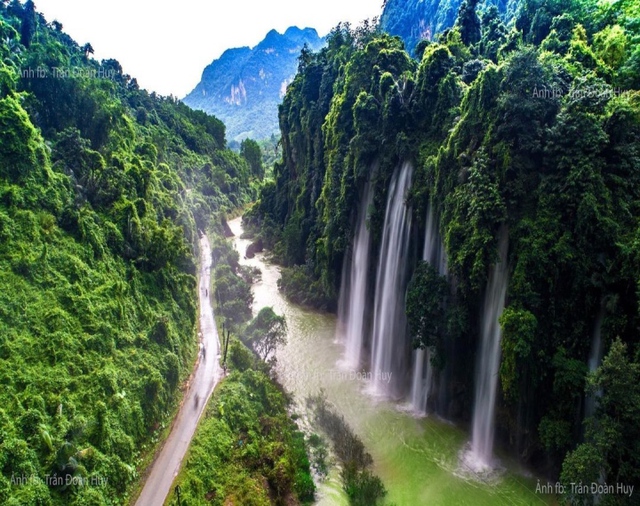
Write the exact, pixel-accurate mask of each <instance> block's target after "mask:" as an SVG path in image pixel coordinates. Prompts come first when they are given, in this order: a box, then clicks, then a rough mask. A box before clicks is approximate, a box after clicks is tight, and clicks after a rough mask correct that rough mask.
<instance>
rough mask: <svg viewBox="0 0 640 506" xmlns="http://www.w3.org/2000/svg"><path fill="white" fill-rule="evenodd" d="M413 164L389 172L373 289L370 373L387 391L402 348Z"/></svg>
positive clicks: (375, 384)
mask: <svg viewBox="0 0 640 506" xmlns="http://www.w3.org/2000/svg"><path fill="white" fill-rule="evenodd" d="M412 172H413V168H412V166H411V164H410V163H404V164H403V165H402V167H400V169H399V170H396V172H395V173H394V175H393V178H392V179H391V185H390V187H389V194H388V197H387V207H386V211H385V217H384V229H383V232H382V243H381V246H380V259H379V261H378V272H377V276H376V291H375V303H374V319H373V341H372V344H373V346H372V350H371V373H372V374H371V375H372V380H373V384H372V387H373V390H374V392H376V393H382V394H390V393H392V391H391V388H390V387H391V384H392V382H394V383H395V382H396V380H397V378H396V376H398V374H397V373H398V371H399V370H400V367H401V365H402V364H401V361H402V354H403V352H404V350H406V348H405V342H404V337H405V331H406V317H405V315H404V294H405V290H406V265H407V255H408V249H409V229H410V228H411V213H410V209H408V208H407V207H406V206H405V202H404V201H405V196H406V194H407V192H408V191H409V188H410V186H411V175H412Z"/></svg>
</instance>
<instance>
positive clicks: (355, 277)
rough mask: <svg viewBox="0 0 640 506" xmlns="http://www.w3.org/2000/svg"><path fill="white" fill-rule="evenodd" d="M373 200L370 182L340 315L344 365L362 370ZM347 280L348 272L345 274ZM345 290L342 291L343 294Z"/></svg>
mask: <svg viewBox="0 0 640 506" xmlns="http://www.w3.org/2000/svg"><path fill="white" fill-rule="evenodd" d="M372 200H373V193H372V192H371V187H370V184H369V182H367V184H366V185H365V189H364V195H363V199H362V203H361V204H360V209H359V212H358V224H357V225H356V234H355V242H354V246H353V256H352V258H351V267H350V273H349V286H348V296H347V297H345V300H344V301H343V303H342V304H341V309H340V312H339V316H340V320H341V323H342V325H341V326H342V327H343V329H344V330H343V332H344V338H345V365H346V366H347V367H349V368H351V369H359V368H360V354H361V350H362V342H363V339H364V319H365V309H366V303H367V274H368V273H369V246H370V242H371V241H370V234H369V230H368V229H367V213H368V209H369V207H370V206H371V202H372ZM343 276H346V272H345V273H343ZM344 290H346V287H343V288H342V291H344Z"/></svg>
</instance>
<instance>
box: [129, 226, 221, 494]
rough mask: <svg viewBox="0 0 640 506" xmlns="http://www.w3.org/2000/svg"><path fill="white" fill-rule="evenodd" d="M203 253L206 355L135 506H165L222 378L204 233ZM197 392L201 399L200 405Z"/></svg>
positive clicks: (202, 312)
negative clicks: (209, 291) (192, 439)
mask: <svg viewBox="0 0 640 506" xmlns="http://www.w3.org/2000/svg"><path fill="white" fill-rule="evenodd" d="M200 256H201V259H200V265H201V267H200V284H199V286H198V296H199V300H200V332H201V333H202V343H203V345H204V350H205V355H204V357H203V356H202V354H200V359H199V361H198V364H197V366H196V371H195V374H194V375H193V379H192V381H191V386H190V388H189V391H188V392H187V393H186V394H185V397H184V402H183V404H182V407H181V408H180V411H179V413H178V416H177V418H176V419H175V422H174V424H173V428H172V430H171V434H169V437H168V438H167V440H166V441H165V443H164V446H163V447H162V449H161V450H160V454H159V455H158V456H157V457H156V459H155V461H154V462H153V464H152V465H151V470H150V472H149V475H148V477H147V481H146V482H145V484H144V487H143V489H142V492H141V493H140V496H139V497H138V500H137V501H136V506H162V505H163V504H164V501H165V499H166V498H167V495H168V494H169V491H170V490H171V485H172V484H173V480H174V478H175V476H176V475H177V474H178V471H179V470H180V464H181V463H182V459H183V458H184V455H185V453H186V452H187V448H189V443H191V438H192V437H193V434H194V432H195V430H196V426H197V425H198V419H199V418H200V415H201V414H202V411H203V410H204V406H205V405H206V401H207V400H208V399H209V396H210V395H211V393H212V392H213V387H214V386H215V385H216V383H217V382H218V380H219V379H220V373H221V371H220V366H219V364H218V354H219V349H220V344H219V340H218V331H217V329H216V325H215V322H214V320H213V310H212V309H211V303H210V297H209V296H210V295H211V294H209V293H208V290H209V287H210V286H211V284H210V274H211V273H210V271H211V248H210V246H209V239H208V238H207V236H203V237H202V238H201V240H200ZM196 395H197V396H198V399H199V402H198V405H197V407H196Z"/></svg>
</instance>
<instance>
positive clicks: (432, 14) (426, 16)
mask: <svg viewBox="0 0 640 506" xmlns="http://www.w3.org/2000/svg"><path fill="white" fill-rule="evenodd" d="M519 3H520V2H519V0H487V1H486V2H479V7H478V12H480V11H481V10H483V8H484V7H485V6H488V5H495V6H496V7H497V8H498V11H499V12H500V15H501V16H502V17H503V19H507V18H510V17H512V16H513V14H514V13H515V9H516V7H517V6H518V4H519ZM460 4H462V0H386V2H385V4H384V9H383V11H382V16H381V17H380V24H381V26H382V29H383V30H384V31H386V32H389V33H390V34H392V35H399V36H400V37H401V38H402V40H404V43H405V47H406V48H407V49H408V50H409V51H410V52H413V50H414V49H415V47H416V44H417V43H418V42H419V41H420V40H421V39H429V40H432V39H433V38H434V36H435V35H437V34H438V33H440V32H442V31H444V30H446V29H447V28H451V27H452V26H453V24H454V23H455V21H456V17H457V16H458V9H459V8H460Z"/></svg>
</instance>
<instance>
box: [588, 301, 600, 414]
mask: <svg viewBox="0 0 640 506" xmlns="http://www.w3.org/2000/svg"><path fill="white" fill-rule="evenodd" d="M603 319H604V307H601V308H600V311H599V312H598V316H597V317H596V323H595V327H594V329H593V337H592V338H591V351H590V353H589V362H588V364H587V365H588V366H589V372H590V373H593V372H595V370H596V369H597V368H598V367H600V364H601V363H602V320H603ZM601 394H602V392H600V391H598V392H595V393H594V394H591V395H587V397H586V399H585V407H584V417H585V418H588V417H590V416H593V415H594V413H595V412H596V403H597V401H598V397H600V395H601Z"/></svg>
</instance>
